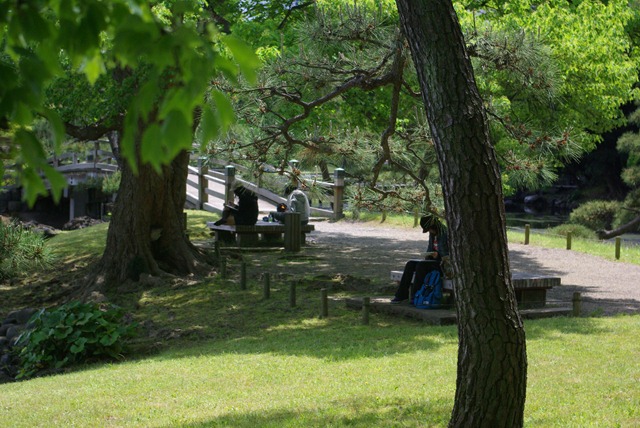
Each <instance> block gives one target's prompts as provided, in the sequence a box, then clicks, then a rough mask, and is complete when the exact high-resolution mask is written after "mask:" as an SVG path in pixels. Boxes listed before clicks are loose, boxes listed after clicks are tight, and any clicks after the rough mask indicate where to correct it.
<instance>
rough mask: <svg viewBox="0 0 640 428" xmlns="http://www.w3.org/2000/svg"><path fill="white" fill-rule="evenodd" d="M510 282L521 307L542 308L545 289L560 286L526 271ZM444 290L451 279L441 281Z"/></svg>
mask: <svg viewBox="0 0 640 428" xmlns="http://www.w3.org/2000/svg"><path fill="white" fill-rule="evenodd" d="M390 277H391V280H393V281H396V282H400V279H401V278H402V271H399V270H392V271H391V275H390ZM511 283H512V284H513V288H514V290H515V293H516V300H517V301H518V305H519V306H520V307H521V308H542V307H544V306H545V305H546V303H547V290H550V289H551V288H553V287H557V286H560V278H559V277H553V276H546V275H536V274H532V273H527V272H515V273H513V274H512V275H511ZM442 288H443V290H444V291H447V292H452V291H453V281H452V280H450V279H445V280H444V281H443V283H442Z"/></svg>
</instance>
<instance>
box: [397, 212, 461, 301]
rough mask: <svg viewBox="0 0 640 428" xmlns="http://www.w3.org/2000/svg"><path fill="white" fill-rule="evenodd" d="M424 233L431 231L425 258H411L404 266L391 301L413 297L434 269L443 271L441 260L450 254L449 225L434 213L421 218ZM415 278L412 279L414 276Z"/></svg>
mask: <svg viewBox="0 0 640 428" xmlns="http://www.w3.org/2000/svg"><path fill="white" fill-rule="evenodd" d="M420 226H421V227H422V233H427V232H429V245H428V246H427V252H426V254H425V256H424V259H415V260H409V261H408V262H407V264H406V265H405V266H404V271H403V272H402V278H401V279H400V284H399V285H398V289H397V290H396V294H395V297H394V298H393V299H391V303H400V302H403V301H405V300H407V299H409V298H412V297H413V296H414V295H415V294H416V291H418V289H419V288H420V286H421V285H422V281H423V280H424V278H425V277H426V276H427V274H428V273H429V272H431V271H432V270H439V271H440V273H442V269H441V266H440V262H441V261H442V258H443V257H446V256H448V255H449V246H448V241H447V226H445V224H444V223H443V222H442V220H440V219H439V218H438V217H436V216H435V215H433V214H427V215H425V216H423V217H422V218H420ZM414 274H415V279H414V280H413V281H412V279H413V278H414Z"/></svg>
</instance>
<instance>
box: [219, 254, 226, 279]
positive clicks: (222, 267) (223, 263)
mask: <svg viewBox="0 0 640 428" xmlns="http://www.w3.org/2000/svg"><path fill="white" fill-rule="evenodd" d="M220 278H222V279H227V259H224V258H222V259H220Z"/></svg>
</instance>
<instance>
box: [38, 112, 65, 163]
mask: <svg viewBox="0 0 640 428" xmlns="http://www.w3.org/2000/svg"><path fill="white" fill-rule="evenodd" d="M41 114H42V115H43V116H44V117H46V118H47V120H48V121H49V124H50V125H51V129H52V130H53V144H54V146H53V149H54V152H55V153H56V154H57V153H59V152H60V146H61V145H62V142H63V141H64V139H65V137H66V136H67V133H66V130H65V128H64V123H63V122H62V118H61V117H60V115H59V114H58V112H57V111H55V110H52V109H47V108H45V109H43V110H42V112H41Z"/></svg>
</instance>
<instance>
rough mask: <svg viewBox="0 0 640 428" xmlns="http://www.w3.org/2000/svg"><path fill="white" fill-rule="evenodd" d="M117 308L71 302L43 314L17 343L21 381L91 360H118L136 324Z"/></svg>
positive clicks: (31, 324)
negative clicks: (125, 317) (126, 318)
mask: <svg viewBox="0 0 640 428" xmlns="http://www.w3.org/2000/svg"><path fill="white" fill-rule="evenodd" d="M123 317H124V312H123V310H122V309H121V308H119V307H117V306H114V305H99V304H96V303H81V302H70V303H67V304H65V305H62V306H60V307H58V308H55V309H52V310H44V309H42V310H40V311H38V312H37V313H36V314H35V315H34V316H33V317H32V318H31V320H30V321H29V325H28V330H26V331H25V332H24V333H23V334H22V335H21V336H20V338H19V339H18V341H17V345H16V348H17V349H18V360H19V365H20V369H19V372H18V376H17V377H18V378H24V377H30V376H33V375H34V374H37V373H38V372H40V371H46V370H50V369H60V368H63V367H66V366H68V365H71V364H75V363H79V362H85V361H87V360H92V359H118V358H120V357H121V356H122V352H123V351H124V345H125V341H126V339H128V338H130V337H132V336H133V334H134V331H135V325H134V324H125V323H124V322H123Z"/></svg>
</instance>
